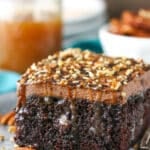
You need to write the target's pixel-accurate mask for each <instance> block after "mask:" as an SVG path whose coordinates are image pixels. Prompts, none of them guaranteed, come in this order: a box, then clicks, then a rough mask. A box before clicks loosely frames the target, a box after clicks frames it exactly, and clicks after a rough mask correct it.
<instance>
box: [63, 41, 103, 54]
mask: <svg viewBox="0 0 150 150" xmlns="http://www.w3.org/2000/svg"><path fill="white" fill-rule="evenodd" d="M70 47H72V48H81V49H82V50H85V49H89V50H91V51H93V52H96V53H103V49H102V46H101V43H100V40H99V39H81V40H79V41H75V42H72V43H71V44H69V45H67V47H66V48H70Z"/></svg>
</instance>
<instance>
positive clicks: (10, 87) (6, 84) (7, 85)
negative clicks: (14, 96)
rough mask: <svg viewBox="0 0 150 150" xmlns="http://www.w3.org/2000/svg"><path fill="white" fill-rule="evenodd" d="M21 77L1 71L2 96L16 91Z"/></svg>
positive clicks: (0, 88)
mask: <svg viewBox="0 0 150 150" xmlns="http://www.w3.org/2000/svg"><path fill="white" fill-rule="evenodd" d="M19 78H20V75H19V74H17V73H15V72H10V71H0V94H3V93H6V92H12V91H15V90H16V83H17V80H19Z"/></svg>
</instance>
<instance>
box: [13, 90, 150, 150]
mask: <svg viewBox="0 0 150 150" xmlns="http://www.w3.org/2000/svg"><path fill="white" fill-rule="evenodd" d="M149 109H150V90H147V91H146V92H145V93H140V94H138V95H136V96H131V97H129V99H128V102H127V103H126V104H124V105H121V104H116V105H107V104H103V103H100V102H93V101H88V100H81V99H80V100H65V99H60V98H54V97H38V96H31V97H28V98H27V101H26V104H25V105H24V106H22V107H21V108H20V110H18V112H17V115H16V126H17V132H16V136H15V141H16V143H17V144H18V145H19V146H32V147H33V148H36V149H37V150H91V149H92V150H127V149H128V148H129V147H130V146H131V145H133V144H134V143H135V142H136V141H137V140H139V139H140V138H141V137H142V134H143V133H144V130H145V129H146V128H147V127H148V121H149V119H150V118H149V116H148V113H149Z"/></svg>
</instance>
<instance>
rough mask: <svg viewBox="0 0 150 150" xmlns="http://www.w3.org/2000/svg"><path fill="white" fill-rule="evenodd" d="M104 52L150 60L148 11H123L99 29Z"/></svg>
mask: <svg viewBox="0 0 150 150" xmlns="http://www.w3.org/2000/svg"><path fill="white" fill-rule="evenodd" d="M99 38H100V40H101V43H102V47H103V50H104V53H106V54H107V55H111V56H125V57H133V58H142V59H143V60H144V61H145V62H148V63H149V62H150V11H149V10H143V9H141V10H139V11H138V12H131V11H125V12H123V13H122V15H121V17H120V18H119V19H116V18H113V19H112V20H111V21H110V23H109V24H107V25H105V26H104V27H102V28H101V29H100V31H99Z"/></svg>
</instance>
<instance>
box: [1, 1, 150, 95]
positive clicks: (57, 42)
mask: <svg viewBox="0 0 150 150" xmlns="http://www.w3.org/2000/svg"><path fill="white" fill-rule="evenodd" d="M141 8H143V9H149V8H150V1H148V0H1V1H0V11H1V13H0V93H5V92H9V91H14V90H15V89H16V81H17V80H18V79H19V78H20V75H21V74H22V73H24V72H25V70H26V69H27V67H29V66H30V65H31V64H32V63H33V62H37V61H39V60H41V59H42V58H45V57H47V56H48V55H49V54H53V53H55V52H58V51H59V50H60V49H64V48H68V47H80V48H82V49H91V50H93V51H95V52H98V53H103V52H104V53H105V50H104V48H103V43H102V41H101V38H100V37H99V31H100V30H101V27H103V26H104V25H106V24H108V22H109V21H110V18H112V17H119V16H120V15H121V13H122V12H123V11H124V10H133V11H138V10H139V9H141ZM106 41H107V39H106ZM106 43H107V42H106ZM149 43H150V42H149ZM111 48H112V47H111V45H110V49H111ZM111 53H112V54H113V51H112V52H111ZM146 55H147V54H146Z"/></svg>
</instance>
